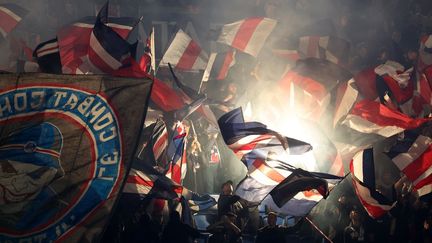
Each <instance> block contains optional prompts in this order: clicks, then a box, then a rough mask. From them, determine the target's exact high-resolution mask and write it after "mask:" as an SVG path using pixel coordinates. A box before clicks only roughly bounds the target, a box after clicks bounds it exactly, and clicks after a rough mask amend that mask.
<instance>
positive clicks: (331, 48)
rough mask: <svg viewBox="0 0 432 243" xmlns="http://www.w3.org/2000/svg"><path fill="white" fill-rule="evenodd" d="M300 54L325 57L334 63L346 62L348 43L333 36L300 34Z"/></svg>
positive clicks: (348, 50) (348, 49) (348, 51)
mask: <svg viewBox="0 0 432 243" xmlns="http://www.w3.org/2000/svg"><path fill="white" fill-rule="evenodd" d="M298 51H299V52H300V56H303V57H306V58H307V57H314V58H321V59H326V60H328V61H330V62H332V63H335V64H341V65H343V64H347V63H348V58H349V53H350V44H349V42H348V41H347V40H344V39H342V38H339V37H335V36H302V37H300V40H299V47H298Z"/></svg>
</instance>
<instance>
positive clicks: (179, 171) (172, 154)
mask: <svg viewBox="0 0 432 243" xmlns="http://www.w3.org/2000/svg"><path fill="white" fill-rule="evenodd" d="M186 136H187V134H186V130H185V127H184V125H183V124H182V123H181V122H180V121H178V122H177V123H176V126H175V129H174V132H173V134H172V138H171V140H170V141H169V144H168V148H167V157H168V159H169V163H168V170H167V172H166V173H165V174H166V176H167V177H168V178H170V179H172V180H173V181H174V182H176V183H179V184H181V181H182V180H183V178H184V177H185V176H186V170H187V167H186V166H187V165H186V151H185V150H186Z"/></svg>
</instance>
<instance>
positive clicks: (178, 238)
mask: <svg viewBox="0 0 432 243" xmlns="http://www.w3.org/2000/svg"><path fill="white" fill-rule="evenodd" d="M199 236H200V233H199V231H198V230H196V229H194V228H192V227H191V226H189V225H187V224H185V223H183V222H181V221H180V214H179V213H178V212H177V211H173V212H171V213H170V219H169V221H168V224H167V225H166V226H165V228H164V230H163V233H162V240H161V242H162V243H172V242H175V243H190V242H193V241H192V238H197V237H199Z"/></svg>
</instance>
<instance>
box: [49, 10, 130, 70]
mask: <svg viewBox="0 0 432 243" xmlns="http://www.w3.org/2000/svg"><path fill="white" fill-rule="evenodd" d="M95 22H96V17H85V18H83V19H81V20H79V21H77V22H75V23H72V24H70V25H67V26H65V27H63V28H61V29H60V30H59V31H58V33H57V37H58V43H59V49H60V57H61V62H62V64H63V69H64V70H63V71H64V73H72V74H76V73H80V72H81V73H82V71H80V70H81V69H83V70H85V69H88V67H86V65H88V64H87V63H85V62H86V58H87V53H88V48H89V43H90V36H91V33H92V31H93V27H94V24H95ZM136 22H137V19H136V18H129V17H122V18H109V22H108V23H105V24H106V25H107V26H109V27H110V28H111V29H112V30H114V31H115V32H116V33H117V34H119V35H120V36H121V37H122V38H123V39H126V37H127V36H128V35H129V33H130V32H131V31H132V29H133V26H134V25H135V23H136Z"/></svg>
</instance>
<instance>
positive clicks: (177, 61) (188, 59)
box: [159, 29, 208, 70]
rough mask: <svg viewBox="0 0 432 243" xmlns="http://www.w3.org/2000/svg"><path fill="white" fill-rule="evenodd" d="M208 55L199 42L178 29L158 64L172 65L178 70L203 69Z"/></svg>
mask: <svg viewBox="0 0 432 243" xmlns="http://www.w3.org/2000/svg"><path fill="white" fill-rule="evenodd" d="M207 61H208V56H207V54H206V53H205V52H204V50H202V49H201V47H200V46H199V44H198V43H197V42H196V41H195V40H193V39H192V38H191V37H190V36H189V35H188V34H186V33H185V32H184V31H183V30H181V29H179V30H178V31H177V33H176V35H175V37H174V39H173V40H172V42H171V44H170V45H169V47H168V49H167V50H166V52H165V54H164V56H163V57H162V60H161V62H160V63H159V66H161V67H162V66H165V67H166V66H168V64H171V65H173V66H174V67H175V68H176V69H180V70H204V69H205V68H206V64H207Z"/></svg>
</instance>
